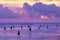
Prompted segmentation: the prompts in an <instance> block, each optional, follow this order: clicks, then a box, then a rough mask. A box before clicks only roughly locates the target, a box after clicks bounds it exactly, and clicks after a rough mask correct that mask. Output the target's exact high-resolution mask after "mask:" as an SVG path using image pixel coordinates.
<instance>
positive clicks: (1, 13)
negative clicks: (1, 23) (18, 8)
mask: <svg viewBox="0 0 60 40" xmlns="http://www.w3.org/2000/svg"><path fill="white" fill-rule="evenodd" d="M0 18H1V19H3V18H4V19H6V18H8V19H9V18H19V16H18V15H17V14H15V13H14V12H12V11H11V10H9V9H8V7H5V8H3V6H2V5H0Z"/></svg>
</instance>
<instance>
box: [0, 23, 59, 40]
mask: <svg viewBox="0 0 60 40" xmlns="http://www.w3.org/2000/svg"><path fill="white" fill-rule="evenodd" d="M40 25H42V27H40V29H38V27H39V24H35V25H31V28H32V31H31V32H30V31H29V30H28V27H27V25H23V28H22V29H21V27H20V26H21V25H14V26H15V28H13V29H12V30H11V29H10V27H11V26H12V25H2V26H3V27H6V26H7V28H6V30H3V27H1V28H0V40H60V24H59V26H58V27H57V26H56V24H48V29H47V27H46V26H47V24H40ZM18 30H19V31H20V36H18V35H17V31H18Z"/></svg>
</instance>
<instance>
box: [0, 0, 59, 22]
mask: <svg viewBox="0 0 60 40" xmlns="http://www.w3.org/2000/svg"><path fill="white" fill-rule="evenodd" d="M26 2H27V3H28V4H29V5H30V6H32V8H33V10H32V11H31V10H28V11H27V12H26V10H24V9H19V7H23V4H24V3H26ZM39 2H40V4H41V5H42V6H41V5H40V6H41V8H40V7H38V6H39ZM36 3H38V4H37V5H36ZM0 4H2V5H3V6H4V7H5V6H7V7H12V8H11V9H9V10H8V9H7V8H5V9H4V8H2V9H3V11H2V10H0V12H1V11H2V12H1V13H0V18H1V19H2V18H3V19H4V18H19V19H18V20H21V19H22V20H23V21H25V20H26V21H32V20H33V17H37V18H38V19H37V20H36V19H34V20H35V21H40V18H42V19H43V21H44V20H45V19H46V20H47V19H48V20H49V17H51V19H52V20H53V21H54V20H55V18H58V19H57V20H60V0H0ZM28 4H27V5H28ZM33 4H35V6H34V5H33ZM50 4H51V5H50ZM52 4H55V5H52ZM47 5H48V6H47ZM16 7H18V8H16ZM26 7H27V9H29V7H28V6H25V8H26ZM34 7H36V8H37V10H38V11H37V10H36V9H34ZM13 8H16V9H13ZM0 9H1V7H0ZM30 9H31V8H30ZM11 11H12V12H11ZM13 12H14V13H13ZM23 12H25V13H23ZM15 13H17V14H15ZM29 16H30V17H32V18H31V19H30V18H29ZM20 17H21V19H20ZM1 19H0V21H2V20H1ZM51 19H50V20H51ZM34 20H33V21H34ZM3 21H5V20H3ZM55 21H56V20H55Z"/></svg>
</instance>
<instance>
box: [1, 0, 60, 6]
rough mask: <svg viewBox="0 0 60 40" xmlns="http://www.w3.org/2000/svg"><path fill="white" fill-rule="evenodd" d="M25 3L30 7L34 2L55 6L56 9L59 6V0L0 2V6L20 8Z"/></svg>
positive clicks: (2, 0)
mask: <svg viewBox="0 0 60 40" xmlns="http://www.w3.org/2000/svg"><path fill="white" fill-rule="evenodd" d="M25 2H27V3H28V4H30V5H33V4H35V3H36V2H42V3H44V4H55V5H56V6H58V7H59V6H60V0H0V4H4V5H9V4H10V6H13V5H18V6H20V7H22V6H23V4H24V3H25Z"/></svg>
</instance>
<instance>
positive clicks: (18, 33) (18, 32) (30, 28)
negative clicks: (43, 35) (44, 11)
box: [4, 25, 58, 36]
mask: <svg viewBox="0 0 60 40" xmlns="http://www.w3.org/2000/svg"><path fill="white" fill-rule="evenodd" d="M57 26H58V25H57ZM20 27H21V29H22V28H23V26H20ZM27 27H28V30H29V31H30V32H31V31H32V27H31V26H29V25H28V26H27ZM41 27H42V25H40V26H39V27H38V29H40V28H41ZM13 28H14V26H12V27H10V29H11V30H13ZM46 28H47V29H48V25H47V26H46ZM4 30H6V27H4ZM20 34H21V33H20V30H18V31H17V35H18V36H20Z"/></svg>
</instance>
